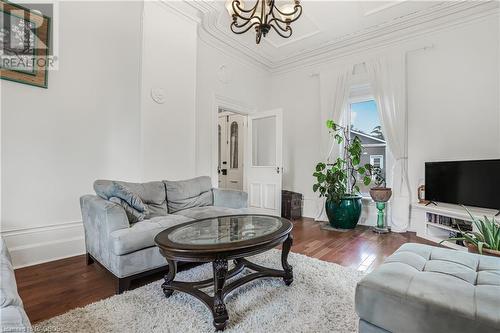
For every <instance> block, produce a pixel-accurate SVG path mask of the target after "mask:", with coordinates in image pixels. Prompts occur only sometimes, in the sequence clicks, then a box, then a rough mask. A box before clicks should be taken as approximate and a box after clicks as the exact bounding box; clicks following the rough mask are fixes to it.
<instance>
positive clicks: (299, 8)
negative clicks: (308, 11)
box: [273, 4, 302, 24]
mask: <svg viewBox="0 0 500 333" xmlns="http://www.w3.org/2000/svg"><path fill="white" fill-rule="evenodd" d="M274 8H276V11H277V12H278V13H279V14H281V15H283V16H294V15H297V16H296V17H295V18H294V19H293V20H292V19H290V20H283V19H280V18H277V17H275V16H274V13H273V17H274V18H275V19H276V21H280V22H281V23H285V24H287V23H288V24H290V23H292V22H295V21H297V20H298V19H299V17H300V16H301V15H302V6H301V5H300V4H296V5H295V6H294V7H293V8H294V9H295V10H294V11H293V12H292V13H283V12H282V11H281V10H279V9H278V7H276V6H275V7H274Z"/></svg>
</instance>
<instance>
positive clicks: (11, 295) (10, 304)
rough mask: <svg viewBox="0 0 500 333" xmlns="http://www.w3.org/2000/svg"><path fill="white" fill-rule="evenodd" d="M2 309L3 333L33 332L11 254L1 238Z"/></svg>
mask: <svg viewBox="0 0 500 333" xmlns="http://www.w3.org/2000/svg"><path fill="white" fill-rule="evenodd" d="M0 308H1V309H0V327H1V328H2V332H31V325H30V322H29V319H28V316H27V315H26V312H25V311H24V309H23V302H22V301H21V298H20V297H19V294H18V292H17V284H16V278H15V275H14V268H13V267H12V262H11V258H10V254H9V251H8V249H7V246H6V244H5V240H4V239H3V238H0Z"/></svg>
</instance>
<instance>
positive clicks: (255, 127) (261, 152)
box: [247, 109, 283, 216]
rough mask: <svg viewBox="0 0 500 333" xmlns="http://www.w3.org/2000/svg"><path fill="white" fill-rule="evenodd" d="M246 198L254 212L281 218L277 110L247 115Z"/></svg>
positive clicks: (280, 119) (280, 137) (280, 132)
mask: <svg viewBox="0 0 500 333" xmlns="http://www.w3.org/2000/svg"><path fill="white" fill-rule="evenodd" d="M247 137H248V144H247V147H248V149H247V156H248V158H247V161H249V163H248V168H247V170H248V176H247V183H248V187H247V188H248V197H249V200H248V201H249V203H248V205H249V207H250V208H251V209H252V211H254V212H259V213H262V214H270V215H278V216H279V215H281V185H282V176H281V174H282V172H283V167H282V161H283V157H282V151H283V147H282V145H283V114H282V111H281V109H278V110H270V111H265V112H259V113H256V114H253V115H250V116H248V136H247Z"/></svg>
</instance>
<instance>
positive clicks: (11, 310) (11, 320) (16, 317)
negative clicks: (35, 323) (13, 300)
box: [0, 305, 32, 332]
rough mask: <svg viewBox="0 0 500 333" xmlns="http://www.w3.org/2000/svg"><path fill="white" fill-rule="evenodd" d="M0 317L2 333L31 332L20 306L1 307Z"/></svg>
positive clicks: (26, 317) (27, 319) (28, 322)
mask: <svg viewBox="0 0 500 333" xmlns="http://www.w3.org/2000/svg"><path fill="white" fill-rule="evenodd" d="M0 316H1V327H2V330H1V331H2V332H32V329H31V324H30V321H29V318H28V316H27V315H26V312H25V311H24V309H23V308H22V306H18V305H9V306H7V307H2V310H1V315H0Z"/></svg>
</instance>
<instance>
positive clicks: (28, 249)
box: [1, 221, 85, 268]
mask: <svg viewBox="0 0 500 333" xmlns="http://www.w3.org/2000/svg"><path fill="white" fill-rule="evenodd" d="M1 234H2V238H4V239H5V242H6V244H7V248H8V249H9V252H10V255H11V257H12V263H13V265H14V268H22V267H26V266H32V265H37V264H41V263H44V262H48V261H53V260H58V259H63V258H67V257H72V256H76V255H80V254H84V253H85V241H84V232H83V224H82V222H81V221H80V222H67V223H62V224H55V225H48V226H39V227H33V228H25V229H16V230H8V231H2V233H1Z"/></svg>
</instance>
